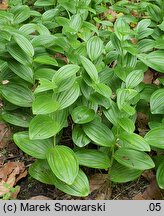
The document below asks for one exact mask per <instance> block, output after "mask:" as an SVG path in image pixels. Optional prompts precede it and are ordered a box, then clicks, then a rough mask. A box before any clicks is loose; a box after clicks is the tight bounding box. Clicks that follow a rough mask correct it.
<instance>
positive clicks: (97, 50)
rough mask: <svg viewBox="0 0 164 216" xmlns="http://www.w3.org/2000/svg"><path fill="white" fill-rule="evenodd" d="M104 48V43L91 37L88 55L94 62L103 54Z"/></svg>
mask: <svg viewBox="0 0 164 216" xmlns="http://www.w3.org/2000/svg"><path fill="white" fill-rule="evenodd" d="M103 48H104V47H103V41H102V40H101V39H100V38H99V37H97V36H94V37H91V38H90V39H89V40H88V41H87V53H88V56H89V58H90V59H91V60H92V61H94V60H96V59H97V58H98V57H99V56H100V55H101V54H102V52H103Z"/></svg>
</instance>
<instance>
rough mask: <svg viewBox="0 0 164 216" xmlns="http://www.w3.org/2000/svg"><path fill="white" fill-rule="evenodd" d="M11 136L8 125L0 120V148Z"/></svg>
mask: <svg viewBox="0 0 164 216" xmlns="http://www.w3.org/2000/svg"><path fill="white" fill-rule="evenodd" d="M10 137H11V131H10V129H9V127H8V126H7V125H6V124H5V123H3V122H0V149H2V148H4V147H5V146H6V145H7V143H8V141H9V140H10Z"/></svg>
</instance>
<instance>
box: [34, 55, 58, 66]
mask: <svg viewBox="0 0 164 216" xmlns="http://www.w3.org/2000/svg"><path fill="white" fill-rule="evenodd" d="M34 62H36V63H40V64H45V65H53V66H58V63H57V61H56V60H55V59H54V58H52V57H50V56H48V55H41V56H38V57H36V58H35V59H34Z"/></svg>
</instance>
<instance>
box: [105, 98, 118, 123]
mask: <svg viewBox="0 0 164 216" xmlns="http://www.w3.org/2000/svg"><path fill="white" fill-rule="evenodd" d="M119 112H120V111H119V109H118V107H117V104H116V103H114V102H112V104H111V106H110V108H109V109H107V110H106V109H104V110H103V113H104V115H105V117H106V118H107V119H108V120H109V121H110V122H111V123H112V124H113V125H117V124H118V119H119V115H120V114H119Z"/></svg>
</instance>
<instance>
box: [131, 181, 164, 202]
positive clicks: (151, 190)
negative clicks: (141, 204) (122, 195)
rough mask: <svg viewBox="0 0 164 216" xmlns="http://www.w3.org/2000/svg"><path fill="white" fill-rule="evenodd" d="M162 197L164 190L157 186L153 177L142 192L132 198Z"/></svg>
mask: <svg viewBox="0 0 164 216" xmlns="http://www.w3.org/2000/svg"><path fill="white" fill-rule="evenodd" d="M163 197H164V192H163V191H162V190H161V189H160V188H159V187H158V184H157V182H156V179H155V178H154V179H153V180H152V182H151V183H150V185H149V186H148V187H147V188H146V190H145V191H144V192H143V193H139V194H137V195H135V196H134V197H133V200H161V199H163Z"/></svg>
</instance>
